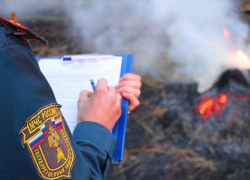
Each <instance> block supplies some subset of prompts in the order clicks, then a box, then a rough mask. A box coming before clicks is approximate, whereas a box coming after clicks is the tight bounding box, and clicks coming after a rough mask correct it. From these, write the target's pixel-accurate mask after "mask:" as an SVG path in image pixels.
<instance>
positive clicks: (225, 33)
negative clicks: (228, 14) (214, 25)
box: [222, 27, 232, 42]
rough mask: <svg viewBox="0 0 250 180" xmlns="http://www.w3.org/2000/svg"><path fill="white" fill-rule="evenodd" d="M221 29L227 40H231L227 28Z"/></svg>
mask: <svg viewBox="0 0 250 180" xmlns="http://www.w3.org/2000/svg"><path fill="white" fill-rule="evenodd" d="M222 31H223V34H224V36H225V38H227V40H228V41H229V42H232V40H231V37H232V35H231V33H230V32H229V31H228V30H227V28H225V27H223V28H222Z"/></svg>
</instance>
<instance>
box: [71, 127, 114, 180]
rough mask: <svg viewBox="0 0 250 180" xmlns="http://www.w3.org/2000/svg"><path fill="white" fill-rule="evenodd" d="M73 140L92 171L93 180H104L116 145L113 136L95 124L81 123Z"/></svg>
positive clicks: (75, 131)
mask: <svg viewBox="0 0 250 180" xmlns="http://www.w3.org/2000/svg"><path fill="white" fill-rule="evenodd" d="M73 138H74V140H75V142H76V144H77V146H78V148H79V150H80V151H81V153H82V156H83V157H84V159H85V161H86V162H87V163H88V165H89V167H90V170H91V179H93V180H97V179H98V180H100V179H104V178H105V176H106V174H107V172H108V169H109V166H110V163H111V160H112V158H113V153H114V148H115V144H116V140H115V137H114V136H113V134H112V133H111V132H110V131H109V130H108V129H106V128H105V127H103V126H102V125H100V124H97V123H94V122H82V123H79V124H78V125H77V126H76V128H75V130H74V133H73Z"/></svg>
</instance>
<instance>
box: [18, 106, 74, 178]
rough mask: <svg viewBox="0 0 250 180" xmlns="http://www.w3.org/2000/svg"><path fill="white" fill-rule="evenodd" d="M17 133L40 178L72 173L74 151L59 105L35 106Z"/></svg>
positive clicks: (65, 176) (61, 176)
mask: <svg viewBox="0 0 250 180" xmlns="http://www.w3.org/2000/svg"><path fill="white" fill-rule="evenodd" d="M20 134H21V135H22V136H23V141H22V142H23V145H25V146H27V148H28V150H29V152H30V155H31V157H32V159H33V161H34V164H35V166H36V168H37V171H38V173H39V175H40V176H41V177H42V178H43V179H50V180H53V179H62V178H63V179H69V178H70V177H71V168H72V166H73V163H74V160H75V155H74V150H73V148H72V146H71V143H70V139H69V137H68V134H67V132H66V130H65V128H64V123H63V117H62V113H61V111H60V106H59V105H56V104H50V105H48V106H45V107H43V108H41V109H40V110H38V111H37V112H36V113H35V114H34V115H33V116H32V117H30V118H29V119H28V120H27V121H26V123H25V126H24V127H23V129H22V130H21V131H20Z"/></svg>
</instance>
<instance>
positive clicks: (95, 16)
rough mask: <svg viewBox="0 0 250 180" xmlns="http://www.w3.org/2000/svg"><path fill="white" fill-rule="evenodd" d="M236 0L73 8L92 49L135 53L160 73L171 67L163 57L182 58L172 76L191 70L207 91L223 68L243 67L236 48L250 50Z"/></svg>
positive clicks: (139, 62)
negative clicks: (233, 54) (233, 56)
mask: <svg viewBox="0 0 250 180" xmlns="http://www.w3.org/2000/svg"><path fill="white" fill-rule="evenodd" d="M237 2H238V1H232V0H221V1H216V0H206V1H204V0H203V1H200V0H191V1H183V0H167V1H165V0H148V1H132V0H128V1H116V0H109V1H105V2H100V1H98V0H92V1H87V3H86V1H85V3H81V2H79V3H78V5H77V7H76V8H74V11H72V12H71V13H70V14H71V15H72V17H73V19H74V21H75V24H77V26H78V27H80V29H81V33H82V35H83V38H84V42H88V47H89V48H90V49H91V50H92V51H93V50H94V51H96V52H101V53H102V52H103V53H107V52H111V53H112V52H117V53H135V55H136V56H135V62H136V64H135V65H136V70H137V71H139V72H141V73H147V74H151V75H153V76H156V77H159V73H162V71H169V70H170V69H169V68H168V67H166V65H165V66H164V62H162V61H169V60H167V59H171V60H172V61H173V62H175V63H176V64H177V67H176V68H175V69H174V76H172V77H171V78H172V80H180V81H182V80H183V81H186V79H183V77H187V76H189V77H191V78H192V80H193V81H195V82H198V84H199V91H204V90H206V89H208V88H210V87H211V85H212V84H213V83H214V82H215V81H216V80H217V79H218V77H219V75H220V74H221V73H222V72H223V71H225V70H226V69H230V68H236V67H240V65H239V64H237V63H232V59H231V57H230V56H229V54H230V53H231V52H233V51H235V50H236V49H238V48H240V49H242V50H245V51H247V48H246V43H245V41H246V38H247V36H248V26H247V25H246V24H244V23H243V22H242V21H241V16H240V15H241V14H240V12H239V10H238V4H237ZM223 28H227V29H228V30H229V32H230V33H231V34H232V37H233V43H232V42H231V43H230V42H229V40H228V39H226V38H225V37H224V35H223V31H222V29H223ZM168 40H170V41H168ZM233 61H235V60H233ZM166 64H167V62H166ZM157 68H158V69H157ZM163 74H164V73H163Z"/></svg>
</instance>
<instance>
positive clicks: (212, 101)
mask: <svg viewBox="0 0 250 180" xmlns="http://www.w3.org/2000/svg"><path fill="white" fill-rule="evenodd" d="M227 101H228V97H227V95H226V94H224V93H222V94H220V95H219V96H218V97H217V98H215V97H207V98H206V99H205V100H203V101H202V102H201V104H200V105H199V106H198V113H199V114H201V115H203V118H204V120H208V119H209V118H210V116H211V114H212V113H215V114H220V113H221V112H222V111H223V109H224V108H225V106H226V105H227Z"/></svg>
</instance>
